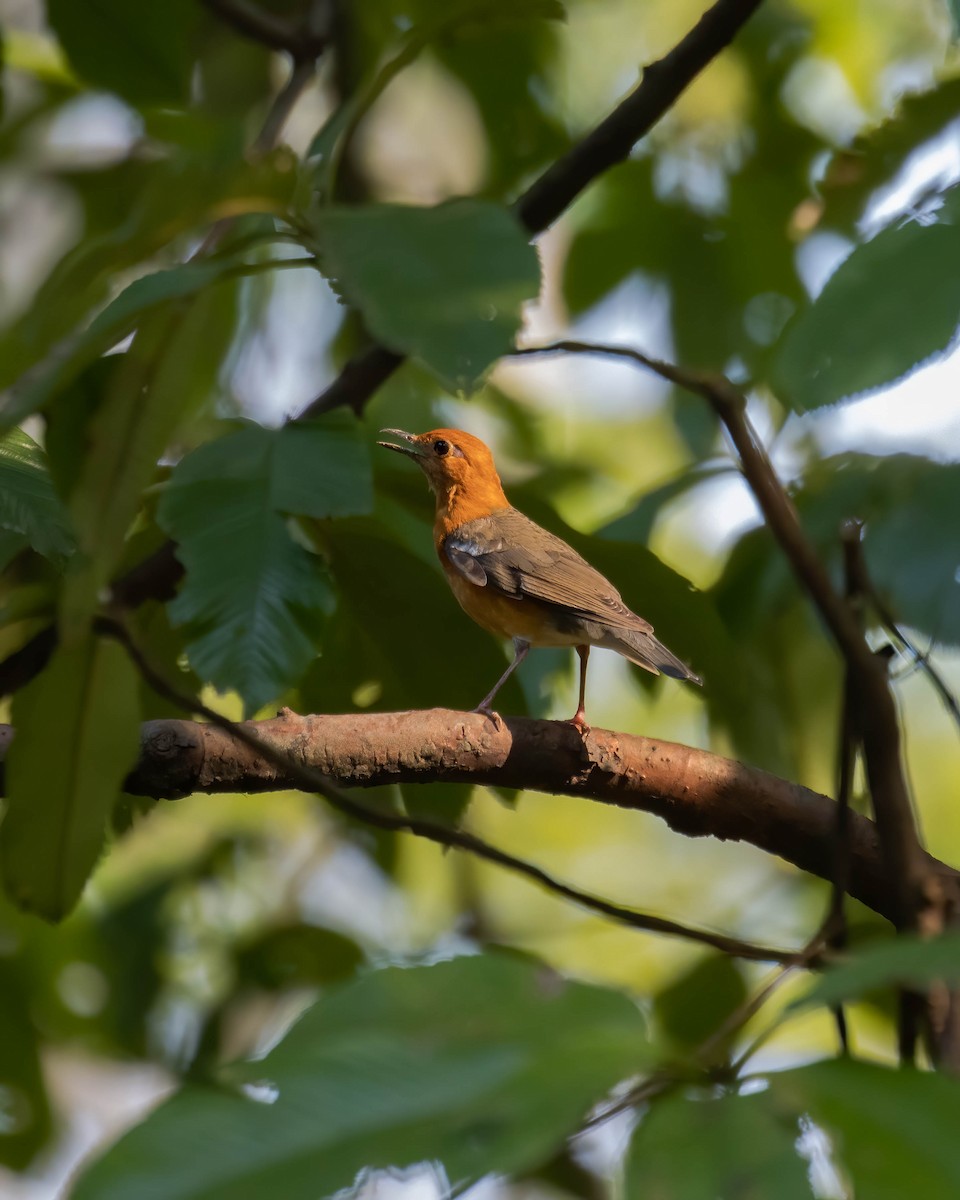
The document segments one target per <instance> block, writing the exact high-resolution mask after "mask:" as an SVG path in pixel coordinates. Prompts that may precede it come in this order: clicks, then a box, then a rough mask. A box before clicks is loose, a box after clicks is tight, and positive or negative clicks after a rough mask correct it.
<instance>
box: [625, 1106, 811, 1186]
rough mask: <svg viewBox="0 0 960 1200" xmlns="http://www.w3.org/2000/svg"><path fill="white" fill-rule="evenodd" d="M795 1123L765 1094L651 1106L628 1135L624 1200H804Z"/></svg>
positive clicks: (804, 1173) (803, 1172)
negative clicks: (735, 1199) (630, 1138)
mask: <svg viewBox="0 0 960 1200" xmlns="http://www.w3.org/2000/svg"><path fill="white" fill-rule="evenodd" d="M796 1138H797V1123H796V1118H792V1119H791V1116H790V1115H789V1114H787V1115H786V1116H784V1115H781V1113H779V1112H778V1111H777V1108H776V1107H775V1106H774V1105H773V1104H772V1103H771V1098H770V1096H769V1095H766V1094H760V1095H756V1096H722V1097H720V1098H719V1099H716V1098H712V1099H708V1098H707V1097H706V1096H703V1095H697V1094H696V1093H693V1094H690V1095H688V1096H684V1095H673V1096H668V1097H666V1098H664V1099H660V1100H658V1101H657V1102H656V1103H655V1104H654V1105H653V1107H652V1108H651V1110H650V1112H649V1113H648V1115H647V1116H646V1117H645V1118H644V1120H643V1122H642V1123H641V1125H640V1128H639V1129H638V1130H637V1132H636V1133H635V1134H634V1136H633V1141H632V1142H631V1144H630V1152H629V1155H628V1158H627V1165H626V1186H625V1195H626V1197H627V1200H652V1198H653V1197H656V1200H694V1197H696V1198H697V1200H700V1198H701V1197H703V1200H707V1197H709V1198H710V1200H734V1198H735V1197H736V1198H737V1200H741V1198H742V1200H766V1198H767V1197H773V1196H776V1197H777V1198H778V1200H809V1198H810V1196H811V1191H810V1186H809V1184H808V1182H807V1164H806V1163H805V1162H804V1161H803V1159H802V1158H800V1156H799V1155H798V1154H797V1152H796V1149H795V1142H796Z"/></svg>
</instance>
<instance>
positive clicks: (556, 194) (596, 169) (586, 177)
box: [513, 0, 762, 233]
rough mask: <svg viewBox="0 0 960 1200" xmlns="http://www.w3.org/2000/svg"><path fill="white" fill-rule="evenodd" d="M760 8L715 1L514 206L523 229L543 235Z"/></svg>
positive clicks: (740, 1)
mask: <svg viewBox="0 0 960 1200" xmlns="http://www.w3.org/2000/svg"><path fill="white" fill-rule="evenodd" d="M761 3H762V0H717V3H716V4H714V5H713V6H712V7H711V8H709V9H708V10H707V11H706V12H705V13H704V14H703V16H702V17H701V18H700V20H699V21H698V22H697V24H696V25H695V26H694V27H693V29H691V30H690V32H689V33H688V34H687V35H686V37H685V38H684V39H683V40H682V41H681V42H678V43H677V45H676V46H674V48H673V49H672V50H671V51H670V52H669V54H666V55H665V56H664V57H663V58H661V59H658V60H657V61H656V62H654V63H651V64H650V65H649V66H647V67H644V70H643V78H642V79H641V81H640V83H639V84H638V86H637V87H636V88H635V89H634V90H633V91H632V92H631V93H630V95H629V96H627V98H626V99H625V100H623V101H622V102H621V103H620V104H619V105H617V107H616V108H615V109H614V110H613V112H612V113H611V114H610V115H609V116H608V117H607V118H606V119H605V120H603V121H601V122H600V124H599V125H598V126H597V127H596V128H595V129H593V130H592V131H591V132H590V133H588V134H587V136H586V137H584V138H582V139H581V140H580V141H579V142H577V144H576V145H575V146H573V147H571V149H570V150H568V151H567V153H566V154H564V155H563V156H562V157H561V158H558V159H557V161H556V162H555V163H554V164H553V165H552V166H550V167H548V169H547V170H546V171H545V172H544V173H543V174H542V175H541V176H540V178H539V179H537V180H536V181H535V182H534V183H533V184H531V186H530V187H529V188H528V189H527V190H526V191H525V192H524V193H523V195H522V196H521V197H520V198H519V199H518V200H517V201H516V203H515V204H514V206H513V211H514V212H515V213H516V215H517V216H518V217H519V218H520V221H521V222H522V224H523V225H524V226H525V228H527V229H529V230H530V232H531V233H542V232H543V230H544V229H547V228H548V227H549V226H550V225H552V224H553V222H554V221H555V220H556V219H557V217H559V216H560V215H561V213H563V212H564V210H565V209H566V208H568V207H569V205H570V204H572V203H573V201H574V200H575V199H576V198H577V196H579V195H580V193H581V192H582V191H583V190H584V188H586V187H587V186H588V184H590V183H592V182H593V181H594V180H595V179H596V178H597V177H598V176H600V175H602V174H603V172H604V171H607V170H609V169H610V167H613V166H616V164H617V163H619V162H622V161H623V160H624V159H625V158H626V157H627V155H628V154H629V153H630V151H631V150H632V149H633V147H634V146H635V145H636V143H637V142H638V141H639V140H640V138H642V137H644V136H645V135H646V134H647V133H649V132H650V130H651V129H652V128H653V126H654V125H655V124H656V123H657V121H659V120H660V118H661V117H662V116H663V115H664V113H665V112H667V111H668V110H669V109H670V108H672V107H673V105H674V104H675V103H676V101H677V99H678V98H679V96H680V95H681V93H682V92H683V91H684V90H685V89H686V88H687V87H689V85H690V84H691V83H692V82H693V80H694V79H696V77H697V76H698V75H699V74H700V72H701V71H702V70H703V69H704V68H705V67H707V66H709V64H710V63H711V62H712V61H713V60H714V59H715V58H716V57H717V55H718V54H719V53H720V52H721V50H724V49H726V47H727V46H729V45H730V43H731V42H732V41H733V39H734V38H735V37H736V35H737V34H738V33H739V32H740V29H741V28H742V27H743V26H744V25H745V24H746V23H747V21H748V20H749V18H750V17H752V16H753V14H754V13H755V12H756V11H757V9H758V8H759V7H760V5H761Z"/></svg>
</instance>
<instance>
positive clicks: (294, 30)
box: [200, 0, 329, 62]
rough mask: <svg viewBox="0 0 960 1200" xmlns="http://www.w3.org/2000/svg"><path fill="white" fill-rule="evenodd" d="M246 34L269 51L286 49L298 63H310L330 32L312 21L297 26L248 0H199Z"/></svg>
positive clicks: (320, 49) (321, 49)
mask: <svg viewBox="0 0 960 1200" xmlns="http://www.w3.org/2000/svg"><path fill="white" fill-rule="evenodd" d="M200 2H201V3H202V4H203V6H204V7H205V8H207V9H209V10H210V12H212V13H214V14H215V15H216V16H218V17H219V18H220V20H221V21H223V22H224V23H225V24H226V25H229V26H230V27H231V28H232V29H234V30H235V31H236V32H237V33H239V34H241V35H242V36H243V37H246V38H250V39H251V41H254V42H259V43H260V44H261V46H266V47H267V48H268V49H269V50H283V51H285V52H286V53H287V54H289V55H290V56H291V58H293V60H294V61H295V62H311V61H313V60H314V59H316V58H319V57H320V55H321V54H322V53H323V51H324V50H325V49H326V47H327V42H328V41H329V32H328V31H326V30H323V29H320V28H318V27H316V25H315V23H314V22H313V21H311V20H308V21H306V22H305V23H304V24H303V25H295V24H293V23H291V22H288V21H285V20H283V19H282V18H281V17H278V16H276V15H275V14H274V13H271V12H267V11H266V9H263V8H260V7H259V6H258V5H256V4H250V3H249V0H200Z"/></svg>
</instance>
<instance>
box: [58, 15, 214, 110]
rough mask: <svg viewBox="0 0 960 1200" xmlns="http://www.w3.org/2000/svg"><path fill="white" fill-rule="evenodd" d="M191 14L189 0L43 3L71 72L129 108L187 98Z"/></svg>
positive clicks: (174, 102) (169, 102) (191, 26)
mask: <svg viewBox="0 0 960 1200" xmlns="http://www.w3.org/2000/svg"><path fill="white" fill-rule="evenodd" d="M197 16H198V13H197V8H196V6H195V5H194V4H192V3H191V2H190V0H166V2H165V3H164V4H162V5H145V6H131V5H130V4H128V3H126V0H47V18H48V20H49V21H50V24H51V25H52V26H53V29H54V31H55V32H56V34H57V37H58V38H59V39H60V44H61V45H62V46H63V48H64V50H65V51H66V54H67V57H68V58H69V59H70V65H71V66H72V67H73V69H74V70H75V71H76V72H77V74H78V75H80V76H82V77H83V78H84V79H86V80H87V81H88V82H89V83H92V84H94V85H95V86H97V87H101V88H105V89H106V90H107V91H112V92H117V93H119V94H120V95H121V96H123V97H124V98H125V99H126V100H129V101H131V102H132V103H133V104H176V103H179V102H182V101H184V100H185V99H186V98H187V95H188V89H189V86H190V72H191V68H192V63H193V55H192V53H191V51H192V41H193V33H194V29H195V26H196V23H197Z"/></svg>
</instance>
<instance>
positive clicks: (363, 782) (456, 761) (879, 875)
mask: <svg viewBox="0 0 960 1200" xmlns="http://www.w3.org/2000/svg"><path fill="white" fill-rule="evenodd" d="M212 715H213V716H215V717H216V719H217V720H218V722H220V725H219V726H215V725H213V724H207V723H199V722H193V721H185V720H184V721H179V720H163V721H148V722H146V723H145V724H144V726H143V738H142V745H141V755H140V761H139V763H138V764H137V766H136V768H135V769H134V771H133V772H132V773H131V775H130V777H129V779H128V780H127V784H126V787H127V789H128V790H129V791H131V792H133V793H135V794H139V795H148V796H153V797H156V798H162V799H174V798H177V797H181V796H185V795H189V794H191V793H194V792H206V793H215V792H237V791H242V792H270V791H279V790H286V789H289V788H300V789H302V790H309V791H320V792H321V794H325V793H324V791H323V788H321V787H318V786H317V784H318V779H319V782H320V783H323V784H325V785H326V786H329V784H330V781H335V782H336V783H337V784H339V785H341V786H348V787H374V786H377V785H380V784H385V783H431V782H444V781H447V782H462V783H473V784H488V785H494V786H501V787H511V788H512V787H519V788H529V789H533V790H536V791H541V792H548V793H557V794H563V795H571V796H581V797H583V798H584V799H591V800H596V801H599V802H601V803H604V804H613V805H617V806H618V807H621V808H629V809H636V810H638V811H644V812H649V813H652V814H654V815H655V816H658V817H660V818H661V819H662V820H664V821H666V823H667V824H668V825H669V826H670V827H671V828H672V829H674V830H676V831H678V832H680V833H682V834H685V835H687V836H690V837H703V836H712V837H716V838H720V839H723V840H731V841H745V842H749V843H751V844H752V845H754V846H757V847H758V848H759V849H761V850H764V851H766V852H767V853H769V854H774V855H777V856H778V857H780V858H783V859H784V860H786V861H787V862H790V863H792V864H794V865H795V866H796V867H798V868H800V869H801V870H803V871H807V872H810V873H812V874H814V875H818V876H819V877H820V878H822V879H826V880H830V879H831V877H832V874H833V870H834V852H833V831H834V828H835V821H836V810H835V805H834V803H833V801H832V800H829V799H828V798H827V797H826V796H822V795H819V794H818V793H816V792H812V791H809V790H808V789H806V788H803V787H801V786H800V785H799V784H794V783H789V782H787V781H786V780H783V779H779V778H777V777H776V776H774V775H770V774H768V773H767V772H765V771H760V770H758V769H756V768H752V767H747V766H745V765H743V764H742V763H738V762H735V761H733V760H731V759H725V758H721V757H720V756H718V755H715V754H710V753H708V752H707V751H704V750H697V749H694V748H692V747H689V746H681V745H677V744H674V743H671V742H664V741H661V740H659V739H654V738H644V737H637V736H634V735H632V734H626V733H615V732H611V731H608V730H601V729H594V730H592V731H591V732H590V734H588V735H587V737H586V738H585V739H584V738H581V737H580V735H579V734H578V733H577V731H576V730H575V729H573V727H572V726H569V725H567V724H565V723H562V722H555V721H537V720H532V719H530V718H519V717H517V718H508V719H507V720H506V722H505V726H504V728H503V729H502V730H501V729H497V727H496V726H495V725H494V724H493V722H492V721H490V720H488V719H487V718H486V717H484V716H482V715H480V714H476V713H460V712H453V711H451V710H448V709H431V710H427V711H425V712H407V713H362V714H347V715H339V716H297V715H296V714H295V713H292V712H290V711H289V710H284V711H283V712H282V713H281V714H280V716H279V717H277V718H275V719H273V720H269V721H252V722H245V723H244V724H242V725H239V726H237V727H236V731H234V730H233V729H232V728H231V723H230V722H229V721H226V719H225V718H222V717H219V716H217V714H212ZM244 733H246V734H247V735H248V736H249V744H238V741H237V738H238V736H242V735H243V734H244ZM2 741H3V738H2V730H0V745H2ZM303 770H307V771H309V773H310V778H309V780H308V781H305V780H304V776H303ZM341 795H342V793H341ZM374 811H375V812H377V819H378V820H380V819H383V818H386V819H389V820H390V821H391V822H393V821H400V822H401V823H404V824H405V827H407V828H408V829H409V830H410V832H416V830H415V829H414V828H413V827H412V821H410V820H408V819H407V818H397V817H395V816H394V814H385V813H380V812H379V810H374ZM353 815H355V816H356V815H358V814H356V813H354V814H353ZM359 819H361V820H366V819H367V815H366V814H360V815H359ZM439 828H441V829H445V827H442V826H441V827H439ZM455 832H456V831H445V833H444V836H447V834H448V833H455ZM925 864H926V866H927V869H928V870H930V871H931V872H935V873H937V874H938V875H940V876H942V877H943V878H944V879H953V880H956V879H957V878H958V876H957V873H956V872H955V871H953V870H952V869H951V868H950V867H948V866H946V865H945V864H943V863H941V862H938V861H937V860H936V859H934V858H931V857H928V856H925ZM850 894H851V895H852V896H854V897H856V898H857V899H858V900H860V901H861V902H862V903H864V904H866V905H867V906H868V907H870V908H872V909H873V910H874V911H875V912H878V913H880V914H881V915H883V916H885V917H888V918H891V919H892V918H893V916H894V913H895V897H894V895H893V893H892V891H891V888H890V884H889V881H888V880H887V878H886V876H885V870H884V863H883V860H882V857H881V854H880V849H879V842H878V837H877V830H876V827H875V826H874V825H873V823H872V822H871V821H868V820H867V819H866V818H864V817H861V816H859V815H857V814H851V822H850Z"/></svg>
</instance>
